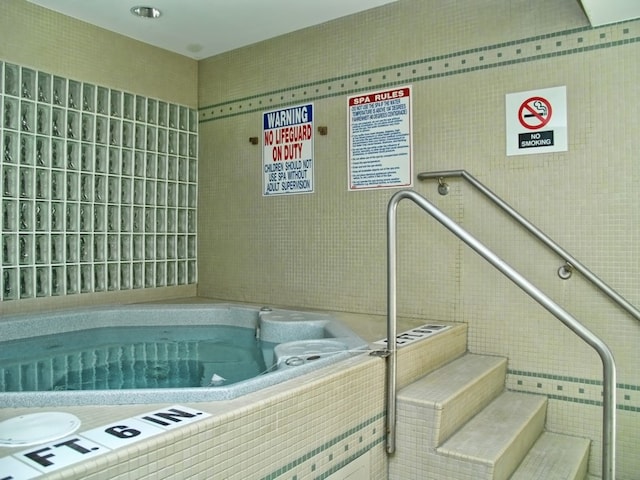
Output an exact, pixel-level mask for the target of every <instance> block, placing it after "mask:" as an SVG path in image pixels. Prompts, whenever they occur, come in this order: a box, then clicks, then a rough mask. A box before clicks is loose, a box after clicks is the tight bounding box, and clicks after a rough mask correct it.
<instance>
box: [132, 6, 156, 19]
mask: <svg viewBox="0 0 640 480" xmlns="http://www.w3.org/2000/svg"><path fill="white" fill-rule="evenodd" d="M131 13H132V14H134V15H135V16H136V17H141V18H158V17H159V16H160V15H162V12H161V11H160V10H158V9H157V8H153V7H133V8H132V9H131Z"/></svg>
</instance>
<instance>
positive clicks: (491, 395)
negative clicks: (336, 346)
mask: <svg viewBox="0 0 640 480" xmlns="http://www.w3.org/2000/svg"><path fill="white" fill-rule="evenodd" d="M438 337H441V338H440V339H439V338H438ZM456 339H457V340H456V341H464V342H466V335H459V336H457V337H456ZM439 341H441V342H442V343H443V344H446V348H447V350H448V351H453V352H460V349H459V348H457V349H456V348H453V349H452V348H451V345H450V342H451V340H447V334H439V335H436V336H434V337H433V338H430V339H428V340H425V341H424V342H425V344H426V343H427V342H428V347H427V348H428V350H430V351H431V352H432V353H433V354H434V355H435V356H439V355H441V354H440V353H439V352H440V351H441V350H442V349H441V348H440V347H439V346H438V342H439ZM410 348H421V347H420V346H419V345H415V346H413V345H412V346H409V347H407V349H410ZM422 348H424V346H422ZM402 350H403V349H400V350H399V354H398V365H399V368H400V367H401V362H402V361H403V358H402V357H403V355H402V354H403V353H404V352H402ZM408 356H409V355H407V357H408ZM452 357H453V358H450V359H448V360H445V361H442V362H441V363H440V365H439V366H438V367H436V368H435V369H430V370H428V371H427V372H426V374H425V375H424V376H422V377H420V378H418V379H417V380H414V381H413V382H412V383H410V384H408V385H407V386H405V387H404V388H401V389H400V390H399V392H398V396H397V399H398V400H397V427H396V428H397V430H396V452H395V454H394V455H393V456H392V457H391V458H390V461H389V479H390V480H431V479H434V480H435V479H437V480H485V479H486V480H489V479H490V480H507V479H512V480H525V479H526V480H559V479H564V480H576V479H580V480H584V479H585V477H586V475H587V461H588V455H589V445H590V442H589V440H588V439H583V438H576V437H569V436H567V435H560V434H556V433H551V432H547V431H545V420H546V409H547V399H546V397H544V396H540V395H532V394H523V393H516V392H509V391H505V387H504V385H505V375H506V368H507V360H506V359H504V358H499V357H492V356H485V355H474V354H470V353H464V354H462V355H460V354H459V353H454V354H453V355H452Z"/></svg>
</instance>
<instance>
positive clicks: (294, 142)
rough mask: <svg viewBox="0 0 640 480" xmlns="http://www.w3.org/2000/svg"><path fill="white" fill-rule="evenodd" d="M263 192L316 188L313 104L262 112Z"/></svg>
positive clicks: (290, 191)
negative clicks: (314, 183) (314, 176)
mask: <svg viewBox="0 0 640 480" xmlns="http://www.w3.org/2000/svg"><path fill="white" fill-rule="evenodd" d="M262 127H263V132H262V138H263V150H262V195H263V196H265V197H266V196H272V195H292V194H296V193H311V192H313V104H312V103H310V104H307V105H298V106H295V107H288V108H283V109H281V110H273V111H270V112H265V113H264V114H263V115H262Z"/></svg>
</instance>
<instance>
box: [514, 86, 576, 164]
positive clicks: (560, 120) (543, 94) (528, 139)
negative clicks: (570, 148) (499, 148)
mask: <svg viewBox="0 0 640 480" xmlns="http://www.w3.org/2000/svg"><path fill="white" fill-rule="evenodd" d="M566 105H567V95H566V87H554V88H546V89H542V90H534V91H529V92H520V93H511V94H508V95H507V96H506V115H507V117H506V122H507V123H506V127H507V155H526V154H532V153H546V152H564V151H566V150H567V106H566Z"/></svg>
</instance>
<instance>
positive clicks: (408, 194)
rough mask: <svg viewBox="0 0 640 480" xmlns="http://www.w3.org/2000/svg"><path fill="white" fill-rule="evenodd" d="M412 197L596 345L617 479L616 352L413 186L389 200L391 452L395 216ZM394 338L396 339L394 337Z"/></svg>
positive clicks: (391, 426) (605, 445) (608, 448)
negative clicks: (406, 200) (403, 203)
mask: <svg viewBox="0 0 640 480" xmlns="http://www.w3.org/2000/svg"><path fill="white" fill-rule="evenodd" d="M403 199H409V200H411V201H412V202H414V203H415V204H416V205H418V206H419V207H420V208H422V209H423V210H424V211H425V212H427V213H428V214H429V215H431V216H432V217H433V218H435V219H436V220H437V221H438V222H440V224H442V225H443V226H444V227H445V228H447V229H448V230H449V231H450V232H451V233H453V234H454V235H455V236H457V237H458V238H459V239H460V240H462V241H463V242H464V243H466V244H467V245H468V246H469V247H471V248H472V249H473V250H474V251H475V252H476V253H478V254H479V255H480V256H482V257H483V258H484V259H485V260H487V261H488V262H489V263H490V264H491V265H493V266H494V267H495V268H497V269H498V270H499V271H500V272H502V273H503V274H504V275H505V276H506V277H507V278H509V279H510V280H511V281H512V282H513V283H515V284H516V285H517V286H518V287H520V288H521V289H522V290H524V291H525V293H527V294H528V295H529V296H530V297H531V298H533V299H534V300H536V301H537V302H538V303H539V304H540V305H542V306H543V307H544V308H545V309H547V310H548V311H549V312H550V313H551V314H553V315H554V316H555V317H556V318H558V319H559V320H560V321H561V322H562V323H564V324H565V325H566V326H567V327H568V328H569V329H570V330H572V331H573V332H574V333H575V334H576V335H578V337H580V338H581V339H582V340H584V341H585V342H586V343H587V344H588V345H590V346H591V347H593V348H594V349H595V350H596V351H597V353H598V355H599V356H600V359H601V360H602V369H603V381H602V384H603V400H602V410H603V413H602V416H603V418H602V479H603V480H614V479H615V438H616V417H615V409H616V367H615V361H614V358H613V354H612V353H611V350H609V348H608V347H607V345H606V344H605V343H604V342H603V341H602V340H601V339H600V338H598V337H597V336H596V335H595V334H593V333H592V332H591V331H590V330H589V329H587V328H586V327H585V326H584V325H582V324H581V323H580V322H579V321H578V320H576V319H575V318H574V317H573V316H571V315H570V314H569V313H568V312H567V311H565V310H564V309H562V308H561V307H560V306H559V305H558V304H557V303H555V302H554V301H553V300H551V299H550V298H549V297H548V296H547V295H545V294H544V293H543V292H542V291H541V290H539V289H538V288H537V287H536V286H534V285H533V284H532V283H531V282H529V281H528V280H527V279H526V278H524V277H523V276H522V275H521V274H519V273H518V272H517V271H516V270H514V269H513V268H512V267H511V266H509V265H508V264H507V263H506V262H504V261H503V260H502V259H501V258H499V257H498V256H497V255H496V254H495V253H494V252H492V251H491V250H490V249H489V248H487V247H486V246H485V245H484V244H482V243H481V242H480V241H479V240H477V239H476V238H475V237H473V236H472V235H471V234H470V233H469V232H467V231H466V230H465V229H463V228H462V227H461V226H460V225H458V224H457V223H456V222H455V221H453V220H452V219H451V218H450V217H448V216H447V215H445V214H444V213H443V212H442V211H441V210H439V209H438V208H437V207H435V206H434V205H433V204H432V203H430V202H429V201H428V200H427V199H426V198H424V197H422V196H421V195H420V194H418V193H416V192H414V191H412V190H400V191H398V192H396V193H395V194H394V195H393V196H392V197H391V200H390V201H389V205H388V208H387V310H388V311H387V339H388V341H387V349H388V350H389V352H388V356H387V362H388V372H387V444H386V449H387V452H388V453H393V452H395V435H396V380H397V358H396V356H397V342H396V341H395V339H396V336H397V305H396V304H397V292H396V288H397V285H396V283H397V282H396V277H397V272H396V254H397V252H396V250H397V244H396V217H397V212H396V210H397V206H398V203H399V202H400V201H401V200H403ZM392 339H393V341H392Z"/></svg>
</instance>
